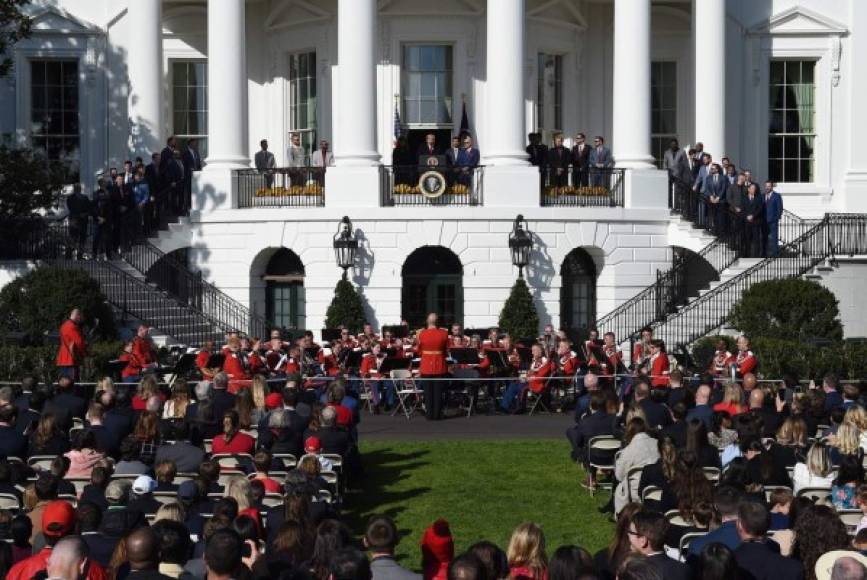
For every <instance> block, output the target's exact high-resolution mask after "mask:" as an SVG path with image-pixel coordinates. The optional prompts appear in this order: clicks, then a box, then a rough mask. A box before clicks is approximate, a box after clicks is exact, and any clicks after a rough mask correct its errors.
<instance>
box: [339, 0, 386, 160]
mask: <svg viewBox="0 0 867 580" xmlns="http://www.w3.org/2000/svg"><path fill="white" fill-rule="evenodd" d="M376 5H377V3H376V0H339V2H338V5H337V45H338V46H337V58H338V61H339V62H338V75H339V77H340V78H339V83H340V92H339V94H338V95H337V127H336V128H337V131H338V133H337V135H335V143H334V161H335V163H336V164H337V165H339V166H371V165H376V164H378V163H379V159H380V155H379V152H378V151H377V149H376V19H377V14H376Z"/></svg>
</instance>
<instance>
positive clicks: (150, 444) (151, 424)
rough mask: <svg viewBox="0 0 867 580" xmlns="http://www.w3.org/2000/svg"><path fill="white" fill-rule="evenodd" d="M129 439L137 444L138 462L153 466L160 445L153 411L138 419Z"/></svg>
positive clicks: (143, 414) (146, 412)
mask: <svg viewBox="0 0 867 580" xmlns="http://www.w3.org/2000/svg"><path fill="white" fill-rule="evenodd" d="M130 438H131V439H133V440H134V441H135V442H137V443H138V444H139V461H141V462H142V463H144V464H145V465H153V463H154V458H155V457H156V454H157V447H158V446H159V444H160V431H159V419H158V418H157V414H156V413H154V412H153V411H144V412H143V413H142V414H141V415H139V417H138V421H137V422H136V424H135V428H134V429H133V431H132V434H131V435H130Z"/></svg>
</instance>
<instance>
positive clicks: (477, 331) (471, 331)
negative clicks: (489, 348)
mask: <svg viewBox="0 0 867 580" xmlns="http://www.w3.org/2000/svg"><path fill="white" fill-rule="evenodd" d="M490 330H491V329H490V328H465V329H464V336H469V337H470V338H472V337H473V336H474V335H476V336H478V337H479V339H480V340H487V339H488V332H489V331H490Z"/></svg>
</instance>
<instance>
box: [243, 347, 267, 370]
mask: <svg viewBox="0 0 867 580" xmlns="http://www.w3.org/2000/svg"><path fill="white" fill-rule="evenodd" d="M247 363H248V364H249V365H250V375H251V376H252V375H255V374H257V373H267V372H268V365H266V364H265V361H264V359H262V357H261V356H259V353H257V352H254V353H252V354H251V355H250V356H249V357H247Z"/></svg>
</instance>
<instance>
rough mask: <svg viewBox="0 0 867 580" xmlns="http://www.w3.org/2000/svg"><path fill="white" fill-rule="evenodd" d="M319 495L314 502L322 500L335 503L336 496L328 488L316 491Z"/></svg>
mask: <svg viewBox="0 0 867 580" xmlns="http://www.w3.org/2000/svg"><path fill="white" fill-rule="evenodd" d="M316 494H317V497H315V498H314V499H313V501H314V502H322V503H333V502H334V496H333V495H332V494H331V492H330V491H328V490H327V489H319V490H317V491H316Z"/></svg>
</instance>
